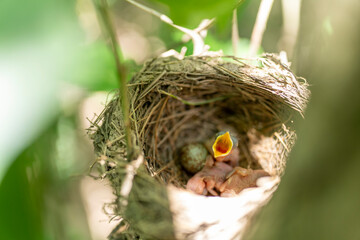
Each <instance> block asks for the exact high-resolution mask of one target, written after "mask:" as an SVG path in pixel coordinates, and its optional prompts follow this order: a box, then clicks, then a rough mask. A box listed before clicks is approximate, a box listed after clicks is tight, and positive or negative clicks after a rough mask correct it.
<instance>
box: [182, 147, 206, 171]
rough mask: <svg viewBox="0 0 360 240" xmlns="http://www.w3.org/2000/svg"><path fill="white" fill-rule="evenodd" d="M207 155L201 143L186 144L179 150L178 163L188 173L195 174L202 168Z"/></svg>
mask: <svg viewBox="0 0 360 240" xmlns="http://www.w3.org/2000/svg"><path fill="white" fill-rule="evenodd" d="M208 154H209V153H208V151H207V149H206V148H205V146H204V145H203V144H201V143H191V144H187V145H185V146H184V147H182V148H181V150H180V163H181V165H182V166H183V167H184V168H185V169H186V170H187V171H188V172H190V173H197V172H199V171H200V170H201V169H202V168H203V167H204V165H205V161H206V156H207V155H208Z"/></svg>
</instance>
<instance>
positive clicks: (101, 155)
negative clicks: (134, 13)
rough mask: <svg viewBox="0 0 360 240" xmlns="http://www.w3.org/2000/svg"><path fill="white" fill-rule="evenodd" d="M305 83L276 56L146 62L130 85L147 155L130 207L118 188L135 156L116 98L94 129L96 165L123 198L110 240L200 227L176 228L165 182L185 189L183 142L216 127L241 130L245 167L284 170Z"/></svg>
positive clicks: (135, 128)
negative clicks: (179, 157) (180, 160)
mask: <svg viewBox="0 0 360 240" xmlns="http://www.w3.org/2000/svg"><path fill="white" fill-rule="evenodd" d="M307 87H308V85H307V83H306V81H305V80H304V79H302V78H298V77H296V76H295V75H294V74H293V73H292V72H291V71H290V69H289V68H288V66H287V65H285V64H284V63H282V62H281V61H280V60H279V59H278V58H277V57H276V56H274V55H266V56H264V57H262V58H259V59H257V60H246V59H239V58H235V57H216V58H213V57H186V58H185V59H183V60H178V59H175V58H172V57H169V58H156V59H153V60H151V61H148V62H147V63H146V64H145V65H144V66H143V68H142V69H141V71H140V72H139V73H137V74H136V75H135V76H134V77H133V79H132V80H131V82H130V83H129V84H128V93H129V100H130V120H131V131H132V140H133V143H134V149H132V151H133V152H135V153H136V155H139V154H143V155H144V158H145V160H144V162H143V164H142V165H141V167H140V168H139V169H138V172H137V175H136V176H135V178H134V181H133V184H132V191H131V193H130V196H129V201H128V205H127V206H126V207H125V206H124V205H123V204H122V195H121V186H122V183H123V179H124V176H125V174H126V173H127V171H126V166H127V165H128V164H129V162H130V161H131V160H133V159H129V160H128V159H127V152H126V144H125V138H124V136H125V132H124V121H123V119H122V111H121V107H120V106H121V105H120V102H119V97H118V96H117V97H116V98H115V99H113V100H112V101H111V102H110V103H109V104H107V106H106V108H105V109H104V111H103V112H102V113H101V115H100V116H98V118H97V119H96V120H95V121H94V122H93V123H92V127H91V128H90V130H91V138H92V139H93V141H94V146H95V152H96V154H97V157H98V158H97V161H96V164H95V166H97V169H98V170H99V173H100V175H99V176H100V177H102V178H104V177H107V178H108V179H109V180H110V182H111V183H112V186H113V189H114V193H115V195H116V196H117V197H118V199H117V201H116V202H115V204H114V209H113V211H114V215H115V216H121V217H122V218H123V219H125V220H124V221H122V223H121V224H120V225H119V227H118V228H117V229H115V230H114V232H113V234H112V238H114V239H126V238H128V239H131V238H133V237H140V238H143V239H161V238H162V239H171V238H174V237H175V236H176V237H177V238H179V236H180V238H182V237H185V236H186V238H189V239H191V237H194V236H196V232H195V233H194V234H193V235H192V233H191V232H190V233H189V234H188V235H186V234H185V235H184V234H183V235H181V234H179V233H177V231H178V230H177V229H178V228H177V227H176V226H175V227H174V224H175V225H176V224H178V219H177V220H174V218H175V217H174V212H176V210H175V211H174V209H173V208H174V207H172V206H170V205H171V203H169V199H168V194H169V193H168V190H167V188H166V187H167V186H170V185H171V186H176V187H177V189H183V188H184V187H185V185H186V182H187V180H188V179H189V177H191V176H190V175H189V174H188V173H186V171H184V170H183V169H182V168H181V166H180V165H179V163H178V160H177V154H178V151H179V148H181V147H182V146H184V144H186V143H190V142H204V141H206V140H208V139H209V138H211V137H212V136H214V134H215V133H216V132H218V131H221V130H225V129H226V130H231V131H232V132H233V133H235V134H236V135H237V138H238V139H239V148H240V165H241V166H243V167H246V168H252V169H257V168H263V169H264V170H266V171H268V172H269V173H270V174H271V175H272V176H281V175H282V173H283V171H284V168H285V163H286V158H287V155H288V153H289V151H290V150H291V148H292V146H293V144H294V141H295V132H294V130H293V128H292V120H293V118H294V116H295V115H296V114H297V113H299V114H300V115H302V114H303V112H304V110H305V107H306V103H307V100H308V97H309V90H308V89H307ZM134 157H135V158H136V156H134ZM260 205H261V204H259V206H260ZM155 222H156V223H157V224H156V225H155V224H154V223H155ZM129 225H130V227H129ZM174 229H175V230H174ZM194 229H196V228H194ZM194 231H195V230H194ZM237 234H238V235H239V232H237ZM194 238H196V237H194Z"/></svg>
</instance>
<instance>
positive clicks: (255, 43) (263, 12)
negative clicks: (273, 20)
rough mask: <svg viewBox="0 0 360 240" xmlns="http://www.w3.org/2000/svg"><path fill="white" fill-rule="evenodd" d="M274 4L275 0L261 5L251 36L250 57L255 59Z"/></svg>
mask: <svg viewBox="0 0 360 240" xmlns="http://www.w3.org/2000/svg"><path fill="white" fill-rule="evenodd" d="M273 2H274V0H262V1H261V3H260V7H259V11H258V14H257V16H256V22H255V26H254V29H253V32H252V34H251V41H250V49H249V56H250V57H254V56H255V55H256V53H257V51H258V50H259V47H260V45H261V41H262V38H263V35H264V32H265V29H266V24H267V21H268V18H269V15H270V11H271V7H272V5H273Z"/></svg>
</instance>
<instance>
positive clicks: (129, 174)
mask: <svg viewBox="0 0 360 240" xmlns="http://www.w3.org/2000/svg"><path fill="white" fill-rule="evenodd" d="M143 161H144V156H143V154H140V155H139V156H138V158H137V159H136V160H134V161H132V162H131V163H130V164H128V165H127V166H126V176H125V178H124V181H123V183H122V185H121V190H120V196H122V197H123V198H124V199H123V202H122V205H123V206H126V205H127V203H128V202H127V197H128V196H129V194H130V191H131V188H132V185H133V180H134V176H135V175H136V170H137V169H138V168H139V167H140V165H141V164H142V162H143Z"/></svg>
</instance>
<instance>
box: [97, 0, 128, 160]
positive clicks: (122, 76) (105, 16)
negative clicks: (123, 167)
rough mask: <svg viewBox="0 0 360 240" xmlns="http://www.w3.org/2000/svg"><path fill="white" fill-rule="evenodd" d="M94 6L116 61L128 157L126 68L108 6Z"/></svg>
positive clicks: (104, 0) (103, 0) (102, 1)
mask: <svg viewBox="0 0 360 240" xmlns="http://www.w3.org/2000/svg"><path fill="white" fill-rule="evenodd" d="M94 3H95V6H97V8H98V11H99V12H100V15H101V18H102V20H103V23H104V27H105V31H106V33H107V34H108V36H109V38H110V48H111V50H112V53H113V56H114V59H115V63H116V70H117V77H118V79H119V84H120V98H119V100H120V104H121V110H122V114H123V119H124V127H125V140H126V147H127V154H128V159H130V156H131V154H132V141H131V124H130V118H129V100H128V95H127V94H128V93H127V85H126V75H127V73H126V72H127V69H126V67H125V66H124V65H123V64H122V63H121V61H120V57H121V56H122V53H121V50H120V44H119V42H118V40H117V37H116V31H115V28H114V26H113V23H112V21H111V17H110V13H109V7H108V4H107V1H106V0H100V3H99V4H96V1H95V0H94Z"/></svg>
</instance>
